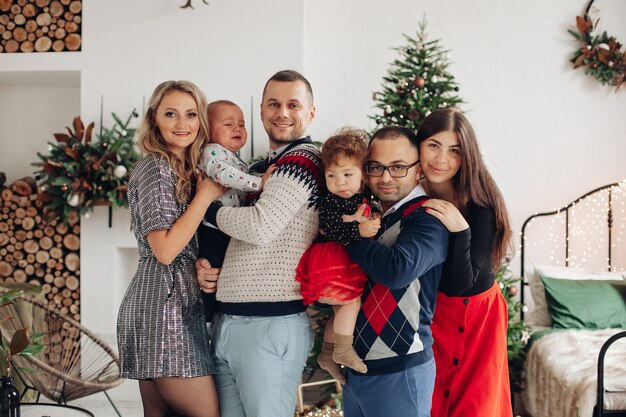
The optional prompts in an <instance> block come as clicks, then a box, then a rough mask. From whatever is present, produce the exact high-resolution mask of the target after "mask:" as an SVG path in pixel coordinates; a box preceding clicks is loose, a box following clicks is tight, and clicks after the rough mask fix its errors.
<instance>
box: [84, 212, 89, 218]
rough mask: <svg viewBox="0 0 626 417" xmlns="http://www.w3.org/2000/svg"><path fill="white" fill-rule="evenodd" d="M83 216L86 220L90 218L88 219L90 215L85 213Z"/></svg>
mask: <svg viewBox="0 0 626 417" xmlns="http://www.w3.org/2000/svg"><path fill="white" fill-rule="evenodd" d="M83 216H84V217H85V218H86V219H88V218H90V217H91V214H89V212H87V213H85V214H83Z"/></svg>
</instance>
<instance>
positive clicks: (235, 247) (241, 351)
mask: <svg viewBox="0 0 626 417" xmlns="http://www.w3.org/2000/svg"><path fill="white" fill-rule="evenodd" d="M314 117H315V106H314V104H313V93H312V90H311V86H310V84H309V82H308V81H307V80H306V78H304V77H303V76H302V75H301V74H299V73H298V72H296V71H291V70H287V71H279V72H278V73H276V74H275V75H273V76H272V77H271V78H270V79H269V80H268V82H267V83H266V85H265V88H264V90H263V100H262V103H261V119H262V121H263V126H264V128H265V130H266V131H267V134H268V136H269V146H270V154H269V156H268V159H267V160H266V161H262V162H259V163H257V164H255V165H253V166H252V167H251V169H250V171H251V172H253V171H256V172H260V173H263V172H265V171H266V170H267V169H268V167H269V166H270V165H274V167H275V168H274V172H273V173H272V175H271V176H270V177H269V179H268V180H267V181H266V183H265V186H264V189H263V192H262V193H261V194H260V195H259V196H258V197H257V199H256V200H255V201H254V202H253V203H252V205H250V206H248V207H220V206H219V205H211V207H209V210H208V211H207V214H206V216H205V220H207V221H209V222H210V223H212V224H213V225H215V226H217V227H218V228H219V229H220V230H222V231H223V232H224V233H226V234H227V235H229V236H231V240H230V244H229V246H228V250H227V252H226V257H225V259H224V264H223V267H222V269H221V272H220V273H219V286H218V289H217V300H218V301H219V303H220V304H219V314H218V315H217V317H216V318H215V319H214V332H213V339H212V343H213V353H214V355H215V359H216V366H217V369H216V374H215V381H216V385H217V388H218V393H219V397H220V410H221V415H222V417H267V416H275V417H292V416H293V413H294V408H295V397H296V390H297V385H298V384H299V383H300V380H301V376H302V370H303V368H304V366H305V363H306V358H307V355H308V352H309V350H310V348H311V345H312V343H313V332H312V329H311V323H310V320H309V317H308V315H307V314H306V311H305V309H306V307H305V305H304V304H303V303H302V296H301V295H300V284H299V283H298V282H297V281H296V280H295V270H296V266H297V265H298V261H299V260H300V257H301V256H302V254H303V253H304V252H305V250H306V249H307V248H308V247H309V245H310V244H311V242H313V240H314V238H315V236H316V235H317V231H318V214H317V207H316V203H317V196H318V193H319V191H320V186H321V181H322V178H323V173H322V169H321V165H320V159H319V151H318V149H317V147H316V146H315V145H314V144H313V143H312V141H311V139H310V138H309V137H307V136H306V130H307V127H308V126H309V124H310V123H311V122H312V121H313V119H314ZM207 267H208V265H207V262H206V260H199V261H198V263H197V270H198V281H199V284H200V286H201V288H202V289H203V290H204V291H207V292H209V291H212V290H214V285H215V283H214V282H213V279H214V274H215V272H217V271H214V270H213V271H211V270H208V269H207ZM211 273H213V276H212V274H211Z"/></svg>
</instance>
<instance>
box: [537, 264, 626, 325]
mask: <svg viewBox="0 0 626 417" xmlns="http://www.w3.org/2000/svg"><path fill="white" fill-rule="evenodd" d="M541 281H542V282H543V285H544V287H545V291H546V301H547V302H548V313H550V317H551V318H552V327H554V328H561V329H608V328H620V327H626V282H624V281H599V280H569V279H555V278H549V277H544V276H542V277H541Z"/></svg>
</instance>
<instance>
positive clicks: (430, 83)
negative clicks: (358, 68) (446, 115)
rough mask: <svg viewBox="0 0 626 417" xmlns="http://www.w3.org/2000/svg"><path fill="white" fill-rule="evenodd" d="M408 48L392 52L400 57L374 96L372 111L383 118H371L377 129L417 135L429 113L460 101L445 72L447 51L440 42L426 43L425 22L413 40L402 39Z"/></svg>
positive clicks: (376, 116) (453, 83)
mask: <svg viewBox="0 0 626 417" xmlns="http://www.w3.org/2000/svg"><path fill="white" fill-rule="evenodd" d="M404 37H405V38H406V40H407V45H406V46H403V47H400V48H395V50H397V51H398V52H399V53H400V58H398V59H396V60H395V61H394V62H393V64H391V68H390V69H389V71H388V75H387V76H386V77H384V78H383V80H384V82H383V85H382V88H383V89H382V91H380V92H375V93H374V97H373V98H374V101H375V102H376V104H375V107H377V108H378V109H380V110H381V113H382V114H377V115H374V116H370V118H371V119H373V120H375V121H376V125H377V127H382V126H388V125H399V126H404V127H407V128H409V129H411V130H413V131H417V127H418V126H419V124H420V122H421V121H422V119H423V118H424V117H426V116H427V115H428V114H429V113H430V112H431V111H433V110H437V109H443V108H447V107H454V106H457V105H459V104H461V103H463V100H461V98H460V97H459V96H458V95H457V92H458V91H459V86H458V85H457V83H456V80H455V79H454V76H453V75H452V74H450V73H449V72H448V65H449V64H450V63H449V61H448V56H449V54H448V51H447V50H444V49H443V47H442V45H441V43H440V41H439V40H434V41H429V40H428V39H427V34H426V21H425V20H422V21H421V22H420V24H419V31H418V32H417V37H416V38H411V37H409V36H407V35H404Z"/></svg>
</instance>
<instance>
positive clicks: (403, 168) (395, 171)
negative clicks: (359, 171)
mask: <svg viewBox="0 0 626 417" xmlns="http://www.w3.org/2000/svg"><path fill="white" fill-rule="evenodd" d="M419 162H420V161H419V160H417V161H415V162H413V163H412V164H410V165H391V166H386V165H381V164H374V163H371V162H368V163H367V164H365V173H366V174H367V175H369V176H370V177H382V176H383V174H384V173H385V171H387V172H389V175H390V176H391V177H393V178H402V177H406V176H407V174H408V173H409V168H413V167H414V166H415V165H417V164H419Z"/></svg>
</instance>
